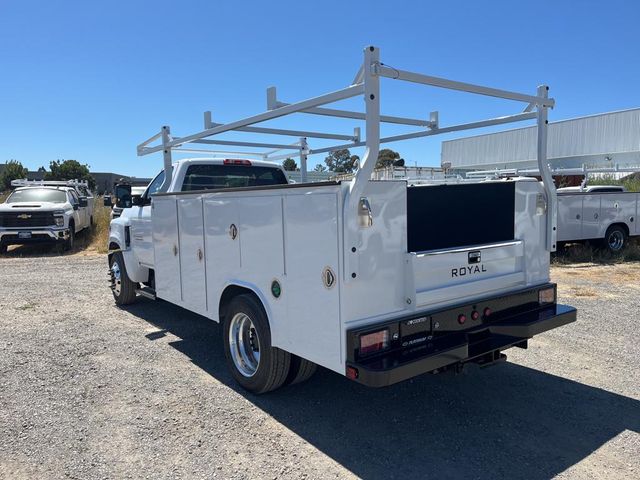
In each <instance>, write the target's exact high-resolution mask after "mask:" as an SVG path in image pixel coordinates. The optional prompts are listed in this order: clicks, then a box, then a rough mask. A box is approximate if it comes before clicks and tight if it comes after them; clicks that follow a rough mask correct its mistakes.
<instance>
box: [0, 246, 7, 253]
mask: <svg viewBox="0 0 640 480" xmlns="http://www.w3.org/2000/svg"><path fill="white" fill-rule="evenodd" d="M5 253H7V246H6V245H5V244H3V243H0V255H4V254H5Z"/></svg>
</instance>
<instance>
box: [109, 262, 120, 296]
mask: <svg viewBox="0 0 640 480" xmlns="http://www.w3.org/2000/svg"><path fill="white" fill-rule="evenodd" d="M111 288H112V289H113V293H115V294H116V296H120V292H121V291H122V274H121V273H120V265H118V261H117V260H114V262H113V264H112V265H111Z"/></svg>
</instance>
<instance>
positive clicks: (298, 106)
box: [137, 46, 557, 271]
mask: <svg viewBox="0 0 640 480" xmlns="http://www.w3.org/2000/svg"><path fill="white" fill-rule="evenodd" d="M382 78H389V79H392V80H396V81H401V82H409V83H416V84H422V85H427V86H431V87H437V88H443V89H448V90H457V91H462V92H468V93H472V94H477V95H484V96H489V97H494V98H501V99H507V100H512V101H515V102H520V103H521V104H524V105H525V106H524V109H522V110H520V111H519V112H517V113H514V114H511V115H508V116H503V117H497V118H491V119H488V120H480V121H476V122H470V123H462V124H457V125H450V126H441V125H440V122H439V114H438V112H431V113H429V114H428V115H425V117H424V118H406V117H399V116H391V115H383V114H382V113H381V112H380V91H381V88H380V80H381V79H382ZM548 90H549V87H547V86H546V85H541V86H538V88H537V90H536V92H535V94H533V95H531V94H523V93H517V92H511V91H507V90H502V89H497V88H491V87H484V86H480V85H474V84H471V83H465V82H458V81H454V80H447V79H444V78H439V77H434V76H430V75H423V74H420V73H414V72H409V71H405V70H399V69H397V68H394V67H391V66H389V65H385V64H384V63H382V62H381V61H380V50H379V49H378V48H377V47H373V46H368V47H366V48H365V49H364V59H363V62H362V64H361V65H360V67H359V69H358V71H357V73H356V75H355V78H354V79H353V81H352V82H351V84H350V85H348V86H347V87H345V88H343V89H341V90H337V91H334V92H330V93H326V94H323V95H319V96H316V97H312V98H309V99H307V100H302V101H299V102H295V103H288V102H283V101H280V100H279V99H278V97H277V93H276V89H275V87H270V88H268V89H267V111H266V112H263V113H259V114H257V115H253V116H250V117H247V118H243V119H240V120H237V121H234V122H231V123H227V124H222V123H216V122H214V121H213V119H212V114H211V112H205V113H204V129H203V130H202V131H199V132H196V133H193V134H190V135H186V136H182V137H177V136H173V135H172V133H171V129H170V128H169V126H167V125H165V126H163V127H162V128H161V129H160V131H159V132H158V133H156V134H155V135H153V136H152V137H151V138H149V139H147V140H145V141H144V142H142V143H141V144H140V145H138V149H137V151H138V155H139V156H142V155H148V154H151V153H155V152H161V153H162V154H163V159H164V171H165V180H164V182H163V184H162V186H161V187H160V191H161V192H166V191H167V189H168V188H169V185H170V183H171V180H172V169H173V167H172V156H171V155H172V152H174V151H180V149H181V147H183V146H185V145H187V144H200V145H203V144H204V145H214V146H227V147H249V148H255V149H261V155H262V158H264V159H265V160H272V161H276V160H280V159H282V158H286V157H300V164H301V173H302V181H303V182H304V181H306V171H307V157H308V156H309V155H314V154H321V153H328V152H332V151H335V150H339V149H347V148H355V147H365V152H364V155H363V157H362V160H361V162H360V165H359V167H360V168H359V169H358V171H357V173H356V174H355V177H354V179H353V180H351V182H350V184H349V189H348V191H347V194H346V198H345V202H344V213H345V215H344V218H345V242H346V245H349V248H348V249H347V250H346V251H347V252H351V251H353V252H356V248H351V246H352V245H357V244H358V238H359V234H358V223H357V211H358V206H359V203H360V199H361V197H362V195H363V192H364V189H365V187H366V184H367V182H368V181H369V179H370V178H371V174H372V173H373V170H374V167H375V164H376V161H377V159H378V153H379V150H380V145H381V144H383V143H391V142H396V141H401V140H408V139H412V138H421V137H429V136H434V135H438V134H442V133H450V132H456V131H464V130H471V129H475V128H483V127H489V126H495V125H503V124H507V123H512V122H520V121H525V120H536V122H537V128H538V144H537V151H538V155H537V159H538V166H539V169H540V172H541V176H542V178H543V181H544V182H543V183H544V188H545V193H546V197H547V202H548V204H549V205H548V206H549V208H548V211H549V212H550V214H549V215H548V217H547V239H546V241H547V249H548V250H550V251H553V250H555V244H556V213H555V212H556V203H557V198H556V192H555V186H554V185H553V180H552V178H551V173H550V171H549V168H548V164H547V123H548V121H547V114H548V109H549V108H553V107H554V105H555V101H554V100H553V99H552V98H549V96H548V93H549V92H548ZM354 97H360V98H362V99H363V100H364V105H365V108H364V112H357V111H349V110H340V109H335V108H327V107H326V106H325V105H328V104H332V103H335V102H338V101H341V100H346V99H349V98H354ZM294 113H303V114H310V115H321V116H329V117H333V118H342V119H353V120H359V121H364V123H365V129H364V139H362V136H361V131H360V128H359V127H355V128H354V129H353V132H352V133H334V132H316V131H307V130H302V129H301V130H290V129H282V128H272V127H263V126H256V124H260V123H263V122H266V121H269V120H274V119H277V118H281V117H285V116H288V115H291V114H294ZM381 123H391V124H399V125H406V126H410V127H413V128H412V131H410V132H408V133H403V134H396V135H391V136H381V132H380V124H381ZM231 131H235V132H246V133H253V134H264V135H277V136H281V137H294V139H297V140H294V141H291V138H289V139H288V140H282V141H280V142H274V143H269V142H255V141H238V140H219V139H217V136H218V135H220V134H223V133H225V132H231ZM309 139H323V140H334V141H337V142H339V143H337V144H335V145H333V146H329V147H320V148H313V147H312V146H310V144H309V143H308V141H309ZM346 257H347V258H346V261H347V263H348V264H349V265H351V264H352V262H353V267H354V268H355V263H357V253H348V254H346ZM348 271H355V270H348Z"/></svg>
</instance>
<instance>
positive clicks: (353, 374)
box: [347, 367, 358, 380]
mask: <svg viewBox="0 0 640 480" xmlns="http://www.w3.org/2000/svg"><path fill="white" fill-rule="evenodd" d="M347 378H348V379H349V380H355V379H356V378H358V369H357V368H354V367H347Z"/></svg>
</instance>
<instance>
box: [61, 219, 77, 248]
mask: <svg viewBox="0 0 640 480" xmlns="http://www.w3.org/2000/svg"><path fill="white" fill-rule="evenodd" d="M75 244H76V232H75V227H74V226H73V224H72V225H69V238H67V239H66V240H65V241H64V244H63V250H64V251H65V252H69V251H71V250H73V246H74V245H75Z"/></svg>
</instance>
